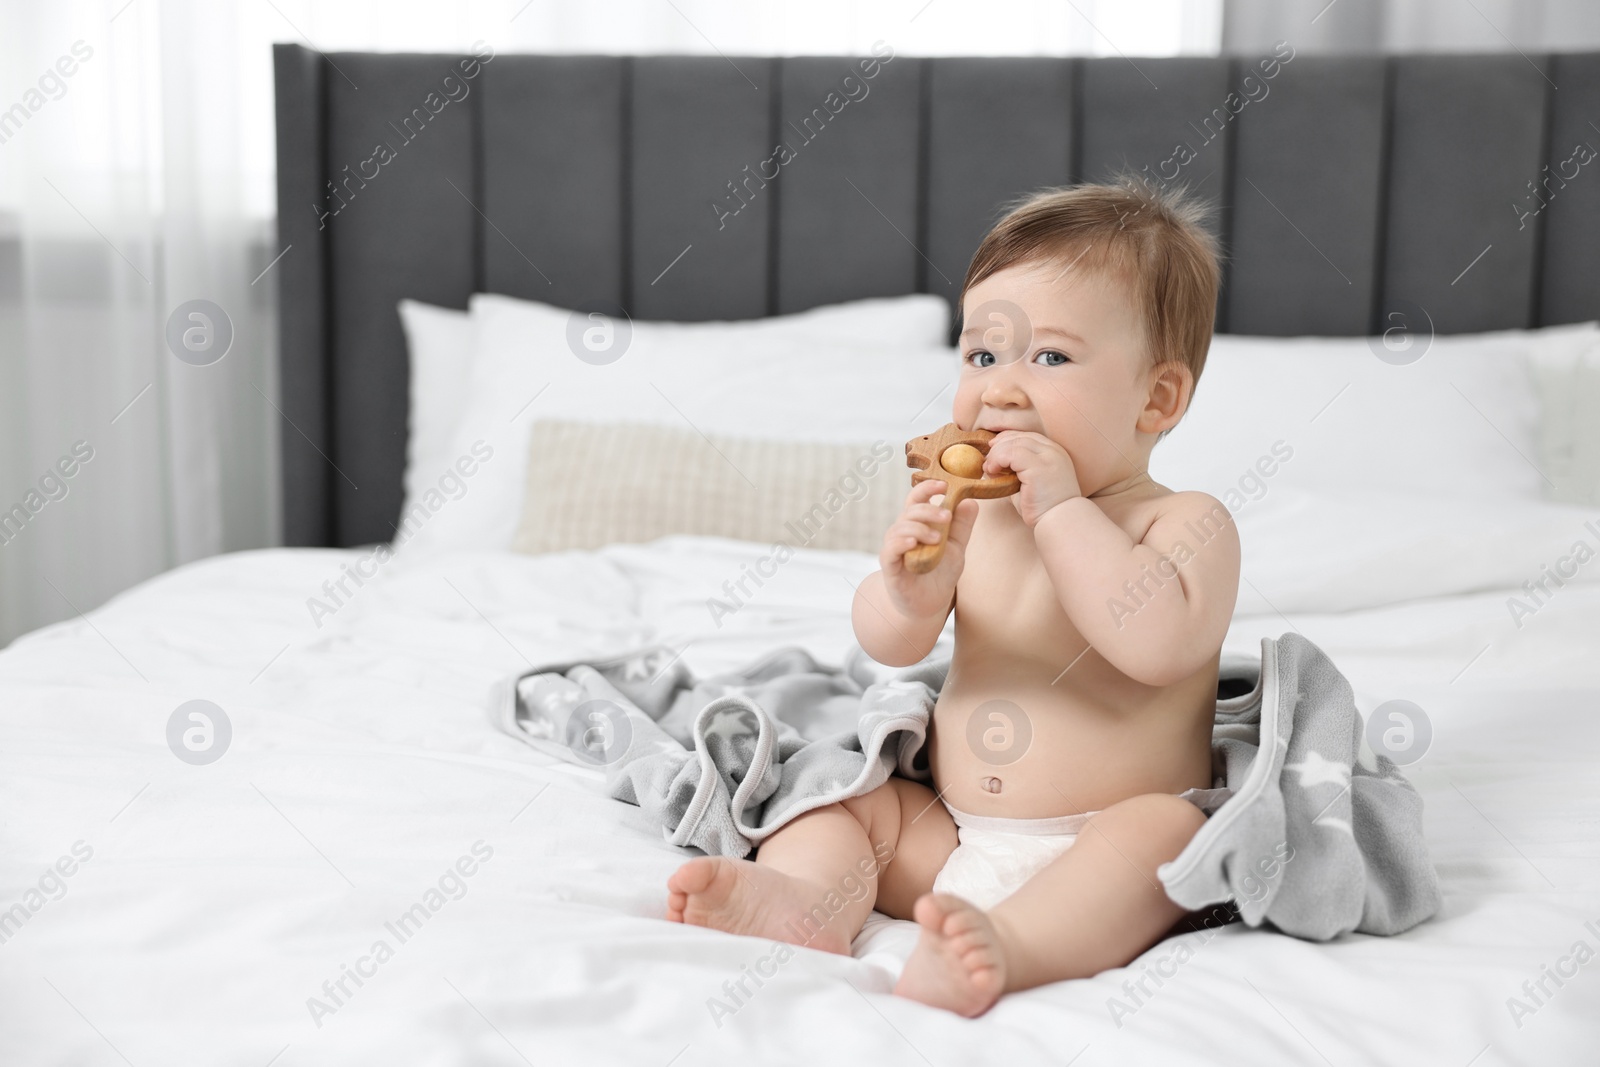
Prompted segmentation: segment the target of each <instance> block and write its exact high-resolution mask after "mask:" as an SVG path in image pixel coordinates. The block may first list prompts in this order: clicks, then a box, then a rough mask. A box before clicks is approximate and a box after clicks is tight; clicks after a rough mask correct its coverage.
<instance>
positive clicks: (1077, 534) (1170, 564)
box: [1033, 493, 1239, 685]
mask: <svg viewBox="0 0 1600 1067" xmlns="http://www.w3.org/2000/svg"><path fill="white" fill-rule="evenodd" d="M1161 505H1162V510H1161V513H1160V515H1158V516H1157V518H1156V520H1155V522H1154V523H1152V524H1151V526H1150V529H1149V530H1148V531H1146V533H1145V535H1144V539H1143V540H1142V541H1141V542H1139V543H1135V542H1134V541H1133V539H1132V538H1130V537H1129V536H1128V535H1127V534H1126V533H1124V532H1123V530H1122V528H1121V527H1119V526H1118V525H1117V524H1116V523H1115V522H1113V521H1112V520H1111V519H1110V518H1108V517H1107V516H1106V514H1105V512H1103V511H1101V510H1100V508H1099V507H1098V506H1097V505H1096V504H1095V503H1094V502H1093V501H1092V500H1089V499H1088V498H1086V497H1082V496H1078V497H1073V498H1071V499H1068V500H1063V501H1061V502H1060V503H1059V504H1056V505H1055V506H1053V507H1051V508H1050V509H1049V510H1048V511H1046V512H1045V513H1044V514H1043V515H1042V516H1040V518H1039V520H1038V522H1037V523H1035V525H1034V528H1033V534H1034V541H1035V543H1036V544H1037V545H1038V548H1039V555H1040V557H1041V558H1042V559H1043V561H1044V567H1045V571H1046V573H1048V574H1049V575H1050V580H1051V582H1052V583H1053V584H1054V586H1055V590H1056V596H1057V597H1058V598H1059V599H1060V601H1061V607H1062V609H1063V610H1064V611H1065V612H1066V613H1067V617H1068V618H1070V619H1071V620H1072V623H1073V625H1074V626H1076V627H1077V628H1078V631H1079V632H1080V633H1081V634H1083V636H1084V638H1085V639H1087V640H1088V642H1089V644H1090V645H1091V646H1092V647H1093V648H1094V649H1095V651H1097V652H1099V653H1100V655H1102V656H1104V657H1105V658H1106V660H1107V661H1108V662H1110V663H1111V665H1112V666H1114V667H1116V668H1117V669H1118V670H1120V671H1122V673H1124V674H1126V675H1127V676H1128V677H1130V678H1133V679H1134V680H1135V681H1139V682H1143V683H1144V684H1145V685H1172V684H1174V683H1176V682H1178V681H1181V680H1182V679H1184V678H1187V677H1188V676H1189V675H1191V674H1193V673H1194V672H1195V671H1197V670H1199V669H1200V668H1201V666H1202V665H1203V664H1204V663H1205V662H1206V661H1207V660H1208V659H1210V658H1211V657H1212V656H1214V655H1216V652H1217V649H1219V648H1220V647H1222V642H1223V639H1224V638H1225V637H1226V636H1227V632H1228V623H1229V622H1230V621H1231V620H1232V618H1233V606H1234V602H1235V600H1237V598H1238V595H1239V533H1238V529H1237V528H1236V527H1235V525H1234V522H1233V517H1232V516H1231V515H1229V514H1228V509H1227V508H1225V507H1223V506H1222V504H1221V502H1220V501H1218V500H1217V499H1216V498H1215V497H1211V496H1207V495H1206V494H1205V493H1174V494H1172V495H1171V496H1170V497H1167V498H1165V499H1164V500H1162V502H1161Z"/></svg>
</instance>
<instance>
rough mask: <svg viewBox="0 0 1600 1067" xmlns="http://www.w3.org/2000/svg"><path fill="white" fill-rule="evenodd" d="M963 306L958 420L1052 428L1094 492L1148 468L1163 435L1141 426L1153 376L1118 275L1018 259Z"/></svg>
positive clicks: (995, 426) (988, 426) (1086, 490)
mask: <svg viewBox="0 0 1600 1067" xmlns="http://www.w3.org/2000/svg"><path fill="white" fill-rule="evenodd" d="M962 310H963V313H964V316H965V317H964V320H963V323H964V326H963V332H962V335H961V338H960V340H959V342H958V346H959V347H958V351H959V352H960V354H961V376H960V379H959V381H958V382H957V385H956V398H955V404H954V408H953V411H952V415H953V417H954V420H955V422H956V424H957V425H959V426H960V427H961V428H962V429H969V430H970V429H972V428H974V427H976V428H979V429H984V430H995V431H999V430H1028V431H1033V432H1035V433H1040V434H1043V435H1044V436H1045V437H1048V438H1049V439H1050V440H1052V441H1054V442H1055V443H1056V444H1058V445H1060V446H1061V447H1062V448H1063V449H1065V450H1066V453H1067V455H1069V456H1071V457H1072V462H1073V466H1074V467H1075V468H1076V470H1077V475H1078V484H1079V487H1080V488H1081V489H1082V491H1083V494H1084V495H1085V496H1089V495H1092V494H1093V493H1095V492H1097V491H1098V490H1100V489H1102V488H1105V487H1106V486H1110V485H1113V484H1114V483H1116V482H1119V481H1121V480H1123V479H1126V478H1129V477H1130V476H1132V475H1134V474H1137V473H1139V472H1140V471H1142V470H1143V469H1144V466H1145V464H1146V463H1147V462H1148V458H1149V455H1148V453H1149V449H1150V447H1151V445H1152V444H1153V441H1154V437H1153V436H1150V435H1148V434H1147V436H1146V439H1145V440H1144V441H1143V442H1141V440H1140V439H1139V433H1138V430H1137V425H1136V424H1138V422H1139V419H1140V413H1141V412H1142V411H1144V409H1145V407H1146V405H1147V403H1148V402H1149V396H1150V373H1149V371H1148V369H1147V368H1146V358H1145V353H1144V341H1143V331H1142V329H1141V327H1140V325H1139V320H1138V317H1137V314H1136V312H1135V310H1134V307H1133V304H1132V297H1131V294H1129V293H1127V292H1125V291H1124V286H1123V284H1122V283H1121V282H1120V281H1119V280H1117V279H1116V278H1114V277H1110V276H1107V275H1105V274H1103V273H1101V272H1094V271H1090V272H1086V271H1083V270H1081V269H1077V268H1067V269H1063V265H1061V264H1056V263H1050V262H1038V263H1019V264H1014V265H1013V266H1010V267H1007V268H1005V269H1004V270H1000V271H997V272H996V273H994V274H992V275H990V276H989V277H988V278H985V279H984V280H983V281H981V282H979V283H978V284H977V285H974V286H973V287H972V288H971V289H969V290H967V293H966V298H965V299H964V300H963V302H962ZM1147 421H1148V419H1147Z"/></svg>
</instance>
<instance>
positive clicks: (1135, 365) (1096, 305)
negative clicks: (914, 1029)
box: [667, 177, 1239, 1016]
mask: <svg viewBox="0 0 1600 1067" xmlns="http://www.w3.org/2000/svg"><path fill="white" fill-rule="evenodd" d="M1202 217H1203V210H1202V208H1201V207H1200V206H1199V205H1198V204H1197V203H1196V202H1194V201H1193V200H1192V199H1190V198H1189V196H1188V194H1186V193H1184V192H1182V191H1173V190H1170V189H1167V190H1157V189H1153V188H1150V187H1148V186H1147V185H1146V184H1145V183H1144V182H1143V181H1142V180H1141V179H1138V178H1129V177H1120V178H1118V179H1116V180H1114V181H1113V182H1112V183H1111V184H1106V185H1080V186H1075V187H1072V188H1066V189H1055V190H1049V191H1046V192H1042V193H1039V194H1037V195H1035V196H1033V197H1031V198H1030V199H1028V200H1026V201H1025V202H1023V203H1022V204H1020V205H1019V206H1018V207H1016V208H1015V209H1014V210H1012V211H1011V212H1010V213H1009V214H1008V215H1006V216H1005V217H1004V218H1003V219H1002V220H1001V221H1000V223H999V224H998V225H997V226H995V228H994V229H993V230H992V231H991V232H990V233H989V234H988V236H986V237H985V238H984V240H983V243H982V244H981V245H980V246H979V248H978V251H977V253H976V255H974V257H973V260H972V264H971V266H970V267H969V268H968V270H967V276H966V281H965V284H964V285H963V287H962V295H961V309H962V316H963V326H964V332H963V333H962V334H961V338H960V352H961V358H962V368H961V371H960V378H959V380H958V382H957V385H956V394H955V403H954V408H953V410H952V413H951V414H952V417H953V421H954V422H955V423H956V424H957V425H958V426H960V427H961V428H963V429H972V428H974V427H976V428H979V429H984V430H993V431H995V432H996V434H997V436H996V437H995V438H994V439H993V441H992V442H991V447H990V450H989V454H988V458H987V459H986V461H985V463H984V471H985V473H986V474H990V475H992V474H995V473H997V472H1000V471H1003V470H1011V471H1014V472H1016V475H1017V477H1018V479H1019V480H1020V481H1021V490H1020V491H1019V492H1017V493H1016V494H1014V495H1012V496H1009V497H1001V498H999V499H995V500H981V501H980V500H964V501H962V502H961V503H960V505H959V506H958V507H957V508H956V510H955V514H954V515H951V514H950V513H949V512H948V511H947V510H945V509H944V508H942V507H941V506H940V503H941V501H942V500H943V496H942V495H941V490H943V489H944V488H945V486H944V483H943V482H940V481H937V480H929V481H925V482H923V483H922V484H920V485H918V486H916V487H915V488H913V489H912V490H911V492H910V494H909V495H908V496H907V497H906V504H905V509H904V511H903V512H902V513H901V515H900V517H899V519H898V520H896V521H895V523H894V524H893V525H892V526H890V527H889V530H888V532H887V533H886V534H885V536H884V540H883V550H882V553H881V554H880V556H879V562H880V564H881V569H880V570H879V571H878V572H876V573H874V574H872V575H871V576H869V577H868V578H867V579H866V580H865V581H863V582H862V583H861V585H860V587H859V588H858V590H857V592H856V597H855V603H854V607H853V610H852V620H853V623H854V627H855V635H856V639H857V640H858V641H859V642H860V644H861V647H862V648H863V649H864V650H865V651H866V652H867V653H868V654H869V655H871V656H872V658H873V659H875V660H877V661H878V662H880V663H883V664H886V665H890V666H907V665H911V664H915V663H917V662H919V661H921V660H922V659H924V658H925V657H926V656H927V655H928V653H929V652H930V651H931V650H932V648H933V646H934V643H935V641H936V640H937V639H938V637H939V634H940V632H941V631H942V630H943V628H944V624H945V619H946V617H947V616H948V615H949V614H950V612H952V611H954V612H955V649H954V653H953V658H952V661H951V664H950V670H949V674H948V676H947V678H946V680H945V683H944V685H943V687H942V688H941V691H940V693H939V699H938V703H937V705H936V706H935V708H934V711H933V721H932V724H931V726H930V730H929V737H928V744H927V750H926V752H927V757H928V763H929V768H930V770H931V771H932V777H933V788H932V789H929V788H928V787H926V786H923V785H920V784H917V783H915V782H912V781H909V780H906V779H902V778H898V777H894V778H890V779H889V781H888V782H886V783H885V784H884V785H882V786H880V787H879V788H877V789H875V790H873V791H872V792H870V793H867V794H865V795H863V796H858V797H853V798H850V799H848V800H845V801H844V802H842V803H838V804H832V805H829V806H827V807H824V808H820V809H817V810H814V811H811V812H808V813H806V814H805V815H802V816H800V817H798V818H796V819H794V820H793V821H792V822H790V823H788V824H787V825H785V826H784V827H782V828H781V829H779V830H778V831H777V832H776V833H774V834H772V835H771V836H770V837H768V838H767V839H766V840H765V841H764V842H763V843H762V844H761V846H760V848H759V849H758V851H757V853H756V856H755V860H754V861H753V862H752V861H747V860H735V859H731V858H728V857H714V856H704V857H698V858H695V859H692V860H690V861H689V862H687V863H685V864H684V865H683V866H682V867H680V868H679V869H678V870H677V871H676V872H675V873H674V874H673V875H672V877H671V878H670V879H669V880H668V883H667V886H668V893H669V896H668V905H667V913H668V918H670V919H672V920H674V921H677V922H685V923H692V924H695V925H698V926H709V927H714V928H716V929H718V930H727V931H731V932H733V933H739V934H748V935H751V936H756V937H762V938H769V939H775V940H779V941H786V942H790V943H803V944H807V945H809V946H810V947H812V948H818V949H823V950H826V951H831V952H840V953H849V952H850V947H851V942H852V940H853V939H854V937H855V935H856V934H857V933H858V932H859V931H860V929H861V926H862V924H863V923H864V922H865V920H866V918H867V916H868V914H869V913H870V912H871V911H872V910H873V909H874V908H876V909H877V910H878V911H880V912H882V913H884V914H885V915H888V916H891V917H893V918H900V919H906V918H914V919H915V920H916V921H917V923H918V924H919V925H920V927H921V930H920V931H919V940H918V942H917V946H916V949H915V950H914V951H913V953H912V955H911V957H910V959H909V960H908V962H907V963H906V967H905V971H904V972H903V974H902V975H901V977H900V980H899V983H898V984H897V985H896V986H895V992H896V993H898V994H900V995H902V996H906V997H910V998H912V999H914V1000H919V1001H922V1002H923V1003H926V1004H932V1005H936V1006H938V1007H942V1008H947V1009H949V1010H951V1011H954V1012H958V1013H960V1014H962V1015H966V1016H975V1015H979V1014H981V1013H983V1012H984V1011H986V1010H988V1008H989V1007H990V1006H991V1005H992V1004H993V1003H994V1002H995V1001H996V1000H997V999H998V998H999V997H1000V995H1001V994H1002V993H1006V992H1010V991H1013V990H1020V989H1029V988H1031V987H1033V986H1037V985H1042V984H1044V983H1046V982H1053V981H1057V980H1060V979H1065V978H1082V977H1088V976H1091V975H1095V974H1098V973H1099V972H1101V971H1104V970H1106V969H1108V968H1112V967H1120V966H1124V965H1126V964H1127V963H1129V962H1130V961H1131V960H1133V959H1134V958H1135V957H1137V956H1138V955H1139V954H1140V953H1142V952H1144V951H1145V950H1146V949H1148V948H1149V947H1150V946H1151V945H1153V944H1155V943H1156V942H1158V941H1159V940H1161V939H1162V937H1164V936H1165V935H1166V934H1167V933H1169V932H1171V931H1172V929H1173V927H1174V926H1175V925H1176V924H1177V923H1179V922H1180V921H1181V920H1183V919H1184V917H1185V911H1184V909H1183V908H1182V907H1180V906H1179V905H1177V904H1175V903H1173V902H1172V901H1171V900H1169V899H1168V898H1167V895H1166V893H1165V892H1164V891H1163V890H1162V887H1161V882H1160V879H1159V878H1157V876H1156V868H1157V867H1159V866H1160V865H1161V864H1163V863H1165V862H1167V861H1169V860H1172V859H1174V858H1176V857H1177V855H1178V854H1179V853H1180V852H1182V851H1183V848H1184V846H1185V845H1187V844H1188V843H1189V840H1190V839H1191V838H1192V837H1193V836H1194V834H1195V832H1196V831H1197V830H1198V829H1199V828H1200V827H1201V826H1202V825H1203V824H1204V822H1205V819H1206V815H1205V813H1204V812H1203V811H1202V809H1201V807H1200V805H1201V804H1204V803H1207V801H1214V800H1215V799H1216V797H1215V794H1211V795H1208V793H1207V790H1208V787H1210V786H1211V784H1212V782H1211V728H1212V719H1213V715H1214V713H1215V710H1216V695H1217V666H1218V659H1219V654H1220V650H1221V647H1222V642H1223V638H1224V636H1225V635H1226V633H1227V629H1228V623H1229V621H1230V619H1231V617H1232V614H1233V605H1234V600H1235V597H1236V596H1237V594H1238V585H1239V540H1238V534H1237V531H1236V529H1235V527H1234V524H1233V522H1232V519H1231V516H1230V515H1229V514H1228V512H1227V510H1226V509H1225V508H1224V507H1223V506H1222V504H1221V503H1219V502H1218V501H1217V500H1216V499H1214V498H1213V497H1210V496H1207V495H1205V494H1204V493H1196V492H1174V491H1173V490H1171V489H1167V488H1166V487H1164V486H1161V485H1159V484H1157V483H1156V482H1155V481H1153V480H1152V479H1151V477H1150V475H1149V473H1148V471H1147V468H1148V466H1149V460H1150V453H1151V450H1152V449H1153V448H1154V447H1155V444H1156V442H1157V440H1158V439H1159V437H1160V436H1162V435H1164V434H1165V432H1166V431H1168V430H1170V429H1171V428H1172V427H1173V426H1174V425H1176V423H1177V422H1178V420H1179V419H1180V418H1182V416H1183V414H1184V411H1185V409H1186V408H1187V406H1188V404H1189V400H1190V397H1191V396H1192V395H1193V393H1194V388H1195V384H1196V382H1197V381H1198V380H1199V377H1200V372H1201V370H1202V368H1203V367H1204V365H1205V358H1206V350H1207V348H1208V347H1209V346H1210V341H1211V330H1212V319H1213V314H1214V310H1215V307H1216V300H1217V286H1218V280H1219V274H1220V269H1219V266H1218V253H1217V248H1216V243H1215V241H1214V239H1213V238H1212V237H1211V236H1210V235H1209V234H1208V233H1207V232H1206V231H1205V230H1204V229H1203V228H1202V227H1201V225H1200V222H1201V219H1202ZM945 523H948V524H949V529H948V544H947V546H946V548H945V551H944V555H943V557H942V558H941V560H940V562H939V564H938V566H937V567H936V568H935V569H933V570H931V571H929V572H927V573H925V574H913V573H911V572H910V571H909V570H908V569H907V568H906V566H905V564H904V556H905V554H906V552H907V551H909V550H910V549H911V548H913V547H914V546H916V545H917V544H918V543H933V542H936V541H937V540H938V531H939V529H940V527H941V526H942V525H943V524H945ZM858 872H859V874H860V875H862V876H865V877H864V881H865V883H866V892H865V894H864V895H861V896H859V897H857V894H856V893H855V892H854V891H853V890H854V889H856V888H859V883H860V882H861V881H862V879H860V878H858ZM841 890H845V891H849V892H848V896H849V899H847V900H846V899H845V894H844V893H842V892H841ZM829 896H831V897H833V898H834V899H835V900H843V901H844V907H843V910H838V911H835V910H834V909H833V908H819V907H818V905H819V902H821V901H822V900H823V899H824V898H825V897H829ZM817 916H823V917H825V918H826V919H827V921H826V923H825V924H824V923H822V922H819V921H818V919H817ZM801 930H805V931H807V932H808V934H809V936H807V937H806V938H805V939H804V940H802V939H801V938H800V937H798V936H797V932H798V931H801Z"/></svg>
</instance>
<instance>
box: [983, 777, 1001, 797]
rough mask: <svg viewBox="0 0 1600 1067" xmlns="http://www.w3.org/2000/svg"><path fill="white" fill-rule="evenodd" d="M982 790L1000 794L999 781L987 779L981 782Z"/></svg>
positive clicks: (992, 778)
mask: <svg viewBox="0 0 1600 1067" xmlns="http://www.w3.org/2000/svg"><path fill="white" fill-rule="evenodd" d="M983 788H984V790H985V791H987V792H990V793H998V792H1000V779H998V778H994V777H989V778H985V779H984V780H983Z"/></svg>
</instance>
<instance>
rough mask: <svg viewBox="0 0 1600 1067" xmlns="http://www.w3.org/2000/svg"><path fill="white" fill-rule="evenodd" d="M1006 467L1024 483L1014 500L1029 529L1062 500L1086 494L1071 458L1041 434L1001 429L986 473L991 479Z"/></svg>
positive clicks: (987, 463) (992, 444)
mask: <svg viewBox="0 0 1600 1067" xmlns="http://www.w3.org/2000/svg"><path fill="white" fill-rule="evenodd" d="M1006 470H1011V471H1015V472H1016V475H1017V480H1018V481H1019V482H1021V483H1022V488H1021V489H1019V490H1018V491H1017V492H1015V493H1013V494H1012V496H1011V503H1012V504H1013V505H1014V506H1015V507H1016V509H1017V514H1019V515H1021V516H1022V521H1023V522H1025V523H1027V524H1028V528H1029V529H1032V528H1033V527H1034V526H1036V525H1037V524H1038V522H1039V519H1040V518H1042V517H1043V516H1044V513H1045V512H1047V511H1049V510H1050V509H1051V508H1053V507H1055V506H1056V505H1057V504H1059V503H1061V502H1062V501H1063V500H1071V499H1072V498H1073V497H1075V496H1082V495H1083V490H1082V489H1081V488H1080V487H1079V485H1078V469H1077V467H1076V466H1074V465H1073V462H1072V457H1071V456H1069V455H1068V454H1067V450H1066V449H1064V448H1062V447H1061V446H1060V445H1058V444H1056V443H1055V442H1054V441H1052V440H1050V438H1048V437H1046V436H1045V435H1044V434H1042V433H1032V432H1029V431H1025V430H1002V431H1000V432H999V433H998V434H996V435H995V438H994V440H993V441H992V442H990V445H989V454H988V455H987V456H986V457H985V458H984V461H983V474H984V477H986V478H989V477H993V476H994V475H996V474H1000V473H1001V472H1003V471H1006Z"/></svg>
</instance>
